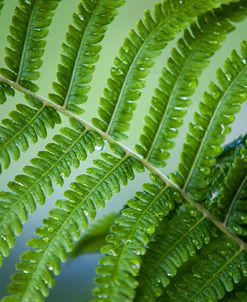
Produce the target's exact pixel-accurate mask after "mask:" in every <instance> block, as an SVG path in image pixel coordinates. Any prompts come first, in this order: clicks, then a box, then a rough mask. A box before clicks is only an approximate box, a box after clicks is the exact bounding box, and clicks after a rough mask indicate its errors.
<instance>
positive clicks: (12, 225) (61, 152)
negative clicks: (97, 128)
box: [0, 120, 104, 257]
mask: <svg viewBox="0 0 247 302" xmlns="http://www.w3.org/2000/svg"><path fill="white" fill-rule="evenodd" d="M71 127H72V128H62V129H61V134H60V135H56V136H54V138H53V140H54V142H53V143H49V144H48V145H47V146H46V150H45V151H40V152H39V153H38V157H37V158H33V159H32V160H31V163H32V166H26V167H24V172H25V174H23V175H18V176H16V177H15V181H14V182H10V183H9V184H8V187H9V188H10V190H11V191H10V192H1V193H0V254H1V255H2V256H5V257H6V256H8V254H9V250H10V248H12V247H13V246H14V244H15V235H17V236H18V235H20V233H21V231H22V224H23V223H25V222H26V220H27V215H28V213H29V214H31V213H33V212H34V211H35V210H36V203H39V204H41V205H43V204H44V203H45V201H46V196H49V195H51V194H52V193H53V183H55V184H57V185H60V186H62V185H63V183H64V180H63V179H64V177H68V176H69V175H70V173H71V168H72V167H73V168H78V167H79V165H80V161H82V160H85V159H86V157H87V152H93V151H94V150H95V147H96V146H101V147H102V146H103V145H104V142H103V140H102V139H101V137H100V136H99V135H98V134H96V133H93V132H87V131H86V130H85V128H84V127H83V126H82V125H81V124H80V123H79V122H77V121H75V120H71Z"/></svg>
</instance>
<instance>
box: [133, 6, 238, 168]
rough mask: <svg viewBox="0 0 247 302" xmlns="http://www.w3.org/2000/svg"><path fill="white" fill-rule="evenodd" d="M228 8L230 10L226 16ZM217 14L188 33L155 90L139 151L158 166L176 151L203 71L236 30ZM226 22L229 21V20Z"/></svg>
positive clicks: (201, 18)
mask: <svg viewBox="0 0 247 302" xmlns="http://www.w3.org/2000/svg"><path fill="white" fill-rule="evenodd" d="M227 11H228V7H226V12H227ZM220 12H221V14H220V15H219V16H217V11H215V12H214V13H212V12H210V13H207V14H204V15H203V16H202V17H200V18H199V19H198V20H197V22H196V23H193V24H192V25H191V26H190V30H189V29H186V30H185V32H184V35H183V38H181V39H180V40H179V41H178V46H177V48H174V49H173V50H172V53H171V57H170V58H169V59H168V63H167V67H166V68H164V69H163V71H162V76H161V78H160V80H159V88H158V89H156V90H155V96H154V97H153V99H152V105H151V107H150V109H149V115H147V116H146V117H145V126H144V128H143V132H142V134H141V137H140V142H141V145H137V146H136V150H137V151H138V153H140V154H141V155H142V156H143V157H144V158H146V159H147V160H149V161H150V162H151V163H152V164H154V165H155V166H164V165H165V164H166V160H167V158H168V157H169V155H170V149H172V148H173V147H174V138H175V137H176V136H177V134H178V128H179V127H180V126H181V125H182V123H183V118H184V116H185V114H186V112H187V108H188V106H189V105H190V104H191V96H192V94H193V93H194V91H195V88H196V86H197V82H198V78H199V76H200V74H201V72H202V70H203V69H204V68H205V67H206V66H207V65H208V62H209V59H210V57H211V56H213V54H214V53H215V52H216V51H217V50H218V49H219V48H220V46H221V42H222V41H223V40H224V39H225V36H226V34H227V33H229V32H230V31H232V30H233V29H234V27H233V25H231V24H230V23H229V22H228V21H226V20H224V17H223V18H222V16H224V12H223V13H222V11H220ZM225 19H226V17H225Z"/></svg>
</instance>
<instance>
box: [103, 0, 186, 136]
mask: <svg viewBox="0 0 247 302" xmlns="http://www.w3.org/2000/svg"><path fill="white" fill-rule="evenodd" d="M188 6H189V5H188V4H187V3H186V5H185V6H184V7H183V9H184V10H186V8H187V7H188ZM174 16H176V10H174V11H172V12H171V14H170V15H169V16H167V17H166V18H165V19H164V20H162V22H161V23H159V24H158V25H157V26H156V27H155V28H154V29H153V30H152V31H151V32H150V33H149V35H148V37H147V38H146V39H145V40H144V41H143V43H142V46H141V47H140V49H139V50H138V52H137V53H136V56H135V58H134V60H133V62H132V63H131V65H130V68H129V70H128V72H127V74H126V77H125V79H124V82H123V85H122V88H121V91H120V94H119V97H118V100H117V104H116V106H115V108H114V111H113V114H112V117H111V120H110V123H109V124H108V126H107V129H106V131H105V132H106V133H108V134H109V135H112V131H113V130H114V123H115V118H116V115H117V113H118V112H119V108H120V107H121V106H122V103H123V98H124V96H125V94H126V89H125V88H126V87H128V84H129V81H130V80H132V71H133V70H134V68H135V65H136V62H137V60H138V59H139V57H140V56H141V54H142V50H143V49H144V48H145V47H146V45H148V42H149V41H150V40H151V39H152V37H153V36H154V35H155V34H156V32H157V31H158V30H159V29H160V28H161V27H162V26H163V25H164V24H165V23H168V24H169V19H172V18H173V17H174ZM169 41H170V40H169ZM169 41H166V45H167V43H168V42H169ZM165 47H166V46H165ZM165 47H164V48H165ZM164 48H163V49H164ZM160 51H162V50H160ZM148 69H149V68H148Z"/></svg>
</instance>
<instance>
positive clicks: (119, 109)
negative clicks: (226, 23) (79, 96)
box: [93, 0, 230, 140]
mask: <svg viewBox="0 0 247 302" xmlns="http://www.w3.org/2000/svg"><path fill="white" fill-rule="evenodd" d="M228 2H230V1H213V0H207V1H204V0H203V1H200V3H198V1H194V0H183V1H180V0H169V1H163V2H162V3H157V4H156V5H155V8H154V12H153V16H154V17H152V15H151V13H150V11H148V10H147V11H145V15H144V17H143V19H142V20H140V21H139V22H138V23H137V29H136V30H131V32H130V34H129V37H128V38H126V39H125V41H124V43H123V46H122V47H121V48H120V51H119V57H117V58H116V59H115V64H114V67H113V68H112V70H111V76H110V78H109V79H108V82H107V84H108V86H107V88H105V90H104V97H103V98H101V101H100V107H99V109H98V114H99V118H94V119H93V124H94V125H95V126H96V127H98V128H99V129H100V130H102V131H104V132H107V133H109V135H110V136H112V137H114V138H115V139H116V140H122V139H125V138H127V135H126V134H125V132H126V131H127V130H128V129H129V126H130V121H131V119H132V117H133V112H134V110H135V108H136V101H137V100H138V99H139V98H140V96H141V93H142V89H143V88H144V86H145V78H146V77H147V75H148V74H149V70H150V68H151V67H152V66H153V65H154V63H155V59H156V58H157V57H158V56H159V55H160V54H161V52H162V50H163V49H164V48H165V47H166V45H167V43H168V42H169V41H171V40H172V39H174V37H175V35H176V34H178V33H179V32H180V31H182V30H183V29H185V28H186V27H187V26H188V24H190V23H193V21H194V20H195V17H199V16H200V15H201V14H203V13H205V12H207V11H209V10H210V9H211V8H213V7H214V8H216V7H218V6H220V4H222V3H228ZM173 24H176V26H173Z"/></svg>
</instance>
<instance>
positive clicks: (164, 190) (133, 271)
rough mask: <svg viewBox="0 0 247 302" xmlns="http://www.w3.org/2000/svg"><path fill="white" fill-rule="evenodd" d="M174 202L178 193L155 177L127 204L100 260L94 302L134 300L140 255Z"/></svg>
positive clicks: (117, 220) (116, 222) (114, 226)
mask: <svg viewBox="0 0 247 302" xmlns="http://www.w3.org/2000/svg"><path fill="white" fill-rule="evenodd" d="M174 200H176V201H178V200H179V197H178V194H177V192H175V191H174V190H173V189H170V188H168V187H167V186H165V185H164V183H163V182H162V181H160V180H159V179H158V178H154V181H153V183H148V184H145V185H144V191H143V192H138V193H136V197H135V198H133V199H131V200H129V201H128V206H127V207H125V208H124V209H123V210H122V212H121V215H120V217H119V218H117V219H116V220H115V224H114V225H113V226H112V227H111V233H110V235H108V236H107V237H106V239H107V241H108V243H109V244H108V245H106V246H105V247H103V248H102V252H103V253H105V254H106V256H105V257H104V258H101V259H100V261H99V263H100V265H99V267H98V268H97V273H98V274H99V276H98V277H97V278H96V283H97V284H98V287H97V288H95V289H94V296H95V300H93V301H99V300H100V301H126V302H127V301H132V300H133V298H134V296H135V288H136V287H137V285H138V283H137V281H136V279H135V277H136V276H137V275H138V272H139V270H140V266H141V255H144V254H145V252H146V249H147V244H148V242H149V241H150V238H151V235H152V234H153V233H154V231H155V228H156V227H157V225H158V223H159V221H160V220H161V219H163V218H164V217H165V216H167V215H168V214H169V213H170V212H171V211H172V210H173V208H174Z"/></svg>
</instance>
